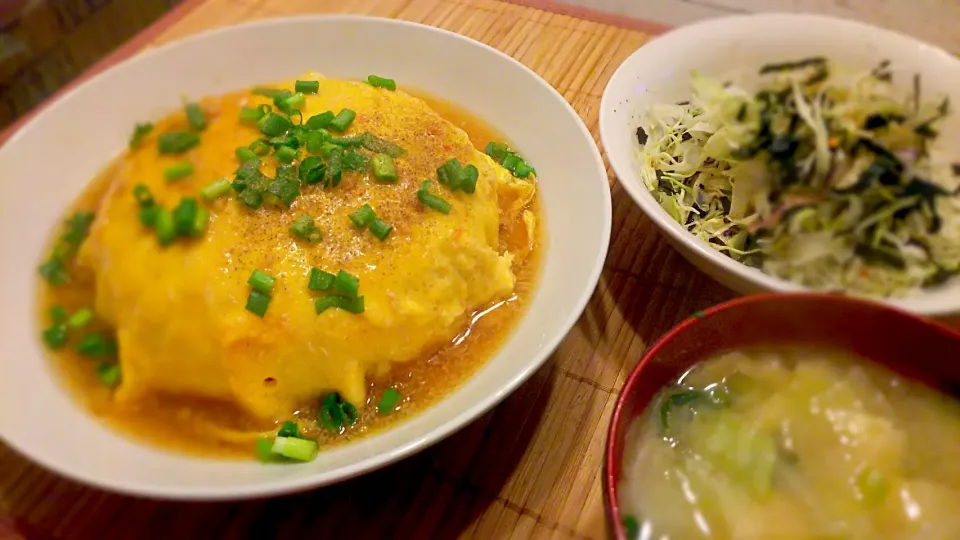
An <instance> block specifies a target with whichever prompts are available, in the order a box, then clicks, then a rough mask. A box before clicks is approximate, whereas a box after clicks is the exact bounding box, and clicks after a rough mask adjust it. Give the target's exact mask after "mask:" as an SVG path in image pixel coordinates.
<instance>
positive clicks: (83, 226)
mask: <svg viewBox="0 0 960 540" xmlns="http://www.w3.org/2000/svg"><path fill="white" fill-rule="evenodd" d="M93 218H94V214H93V212H77V213H76V214H74V215H73V216H71V217H70V219H68V220H67V221H66V224H65V226H64V227H65V229H66V230H65V231H64V232H63V234H62V235H60V238H59V240H58V242H57V244H56V245H55V246H54V248H53V253H51V255H50V258H49V259H48V260H47V261H46V262H45V263H43V264H42V265H41V266H40V269H39V270H40V275H41V276H43V278H44V279H46V280H47V282H48V283H50V284H51V285H54V286H58V285H63V284H64V283H67V282H69V281H70V274H69V273H68V272H67V269H66V264H65V260H66V259H67V258H69V257H72V256H73V255H74V254H75V253H76V252H77V249H79V248H80V244H82V243H83V241H84V239H86V237H87V234H88V233H89V231H90V224H91V223H93Z"/></svg>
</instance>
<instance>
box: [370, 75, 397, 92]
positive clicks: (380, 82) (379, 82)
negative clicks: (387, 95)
mask: <svg viewBox="0 0 960 540" xmlns="http://www.w3.org/2000/svg"><path fill="white" fill-rule="evenodd" d="M367 82H368V83H370V86H372V87H374V88H386V89H387V90H396V89H397V83H396V81H394V80H393V79H384V78H383V77H377V76H376V75H371V76H369V77H367Z"/></svg>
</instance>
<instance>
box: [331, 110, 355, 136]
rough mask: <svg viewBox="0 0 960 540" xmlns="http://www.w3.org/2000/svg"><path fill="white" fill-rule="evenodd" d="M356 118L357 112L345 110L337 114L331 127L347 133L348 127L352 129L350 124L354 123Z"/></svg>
mask: <svg viewBox="0 0 960 540" xmlns="http://www.w3.org/2000/svg"><path fill="white" fill-rule="evenodd" d="M356 117H357V113H356V112H354V111H352V110H350V109H343V110H342V111H340V112H339V113H337V116H335V117H334V118H333V120H331V121H330V127H332V128H333V129H335V130H337V131H339V132H341V133H342V132H344V131H346V130H347V128H348V127H350V124H352V123H353V120H354V119H355V118H356Z"/></svg>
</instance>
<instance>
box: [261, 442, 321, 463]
mask: <svg viewBox="0 0 960 540" xmlns="http://www.w3.org/2000/svg"><path fill="white" fill-rule="evenodd" d="M318 449H319V447H318V445H317V442H316V441H311V440H307V439H297V438H295V437H277V438H276V439H274V440H273V448H272V452H273V453H274V454H279V455H281V456H283V457H285V458H288V459H293V460H296V461H313V460H314V458H316V457H317V450H318Z"/></svg>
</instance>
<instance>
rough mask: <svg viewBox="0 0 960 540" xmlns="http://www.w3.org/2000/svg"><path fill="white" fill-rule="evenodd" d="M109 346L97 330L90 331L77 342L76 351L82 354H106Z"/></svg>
mask: <svg viewBox="0 0 960 540" xmlns="http://www.w3.org/2000/svg"><path fill="white" fill-rule="evenodd" d="M109 350H110V348H109V346H108V345H107V340H106V338H104V337H103V334H101V333H99V332H90V333H89V334H87V335H85V336H83V339H82V340H81V341H80V343H78V344H77V347H76V351H77V352H78V353H80V354H82V355H84V356H97V357H99V356H106V355H107V353H108V352H109Z"/></svg>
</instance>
